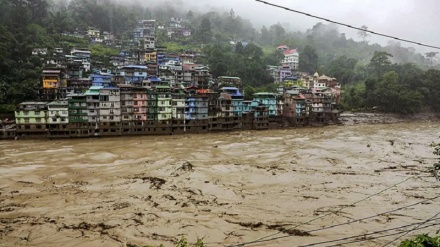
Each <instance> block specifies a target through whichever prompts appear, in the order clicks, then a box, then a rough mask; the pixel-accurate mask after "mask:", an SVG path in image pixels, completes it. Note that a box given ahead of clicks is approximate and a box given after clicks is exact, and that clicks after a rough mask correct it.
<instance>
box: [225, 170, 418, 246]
mask: <svg viewBox="0 0 440 247" xmlns="http://www.w3.org/2000/svg"><path fill="white" fill-rule="evenodd" d="M416 177H419V176H418V175H415V176H411V177H408V178H406V179H404V180H403V181H400V182H398V183H395V184H393V185H391V186H388V187H386V188H385V189H383V190H380V191H379V192H376V193H374V194H371V195H369V196H367V197H365V198H362V199H360V200H357V201H355V202H353V203H351V204H348V205H344V206H342V207H340V208H339V209H338V210H336V211H333V212H329V213H326V214H323V215H321V216H318V217H315V218H313V219H311V220H308V221H306V222H303V223H299V224H297V225H295V226H293V227H291V228H289V229H288V230H292V229H295V228H297V227H300V226H303V225H307V224H309V223H311V222H313V221H316V220H318V219H322V218H324V217H327V216H329V215H332V214H337V213H339V212H341V211H342V210H343V209H345V208H348V207H351V206H353V205H355V204H357V203H359V202H363V201H365V200H368V199H370V198H372V197H374V196H376V195H379V194H381V193H383V192H385V191H387V190H389V189H391V188H394V187H396V186H397V185H399V184H402V183H404V182H406V181H408V180H410V179H413V178H416ZM281 233H282V232H280V231H278V232H276V233H272V234H269V235H267V236H264V237H261V238H259V239H256V240H252V241H249V242H244V243H240V244H234V245H229V247H239V246H246V245H249V244H254V243H259V242H262V240H264V239H267V238H270V237H274V236H276V235H278V234H281Z"/></svg>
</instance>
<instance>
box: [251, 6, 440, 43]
mask: <svg viewBox="0 0 440 247" xmlns="http://www.w3.org/2000/svg"><path fill="white" fill-rule="evenodd" d="M254 1H256V2H260V3H262V4H266V5H269V6H272V7H276V8H280V9H284V10H287V11H290V12H294V13H298V14H302V15H306V16H309V17H312V18H316V19H319V20H323V21H327V22H330V23H334V24H338V25H341V26H345V27H348V28H352V29H356V30H359V31H362V32H367V33H371V34H375V35H378V36H382V37H387V38H391V39H395V40H399V41H403V42H407V43H412V44H416V45H419V46H425V47H429V48H434V49H439V50H440V47H439V46H434V45H427V44H423V43H420V42H416V41H412V40H408V39H403V38H398V37H394V36H391V35H387V34H383V33H378V32H374V31H370V30H368V29H363V28H359V27H355V26H352V25H349V24H345V23H342V22H338V21H333V20H330V19H327V18H324V17H320V16H317V15H312V14H309V13H306V12H303V11H299V10H294V9H291V8H288V7H285V6H281V5H278V4H274V3H270V2H267V1H263V0H254Z"/></svg>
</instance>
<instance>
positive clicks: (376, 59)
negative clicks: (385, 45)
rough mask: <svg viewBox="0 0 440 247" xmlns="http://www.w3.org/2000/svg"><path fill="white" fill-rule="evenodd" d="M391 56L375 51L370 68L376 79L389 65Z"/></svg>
mask: <svg viewBox="0 0 440 247" xmlns="http://www.w3.org/2000/svg"><path fill="white" fill-rule="evenodd" d="M392 56H393V55H391V54H389V53H387V52H384V51H375V52H374V55H373V57H372V58H371V60H370V64H369V66H370V68H371V69H372V70H373V72H374V73H376V76H377V77H381V76H382V75H383V74H384V73H385V72H386V71H387V69H388V68H389V66H390V65H391V61H390V57H392Z"/></svg>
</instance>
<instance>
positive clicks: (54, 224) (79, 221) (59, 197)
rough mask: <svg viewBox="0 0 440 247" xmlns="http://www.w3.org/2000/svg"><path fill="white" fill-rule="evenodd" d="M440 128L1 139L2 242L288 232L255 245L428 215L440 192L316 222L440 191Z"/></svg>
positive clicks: (230, 237) (228, 240) (89, 242)
mask: <svg viewBox="0 0 440 247" xmlns="http://www.w3.org/2000/svg"><path fill="white" fill-rule="evenodd" d="M439 127H440V123H438V122H435V123H420V122H414V123H397V124H386V125H382V124H378V125H358V126H331V127H325V128H306V129H290V130H271V131H259V132H258V131H250V132H234V133H220V134H203V135H182V136H158V137H152V136H140V137H121V138H102V139H101V138H98V139H81V140H55V141H41V140H40V141H0V193H1V194H0V246H17V245H18V246H25V245H27V246H44V247H48V246H64V247H67V246H124V245H125V244H127V243H130V244H133V245H142V244H144V245H146V244H159V243H163V244H164V245H165V246H173V242H175V241H176V240H178V239H179V238H180V237H181V236H187V238H188V239H189V241H190V242H195V241H196V239H197V238H198V237H199V238H203V239H204V242H205V243H207V244H208V246H224V245H230V244H235V243H242V242H247V241H252V240H256V239H259V238H262V237H264V236H268V235H272V236H271V237H269V239H272V238H277V237H282V238H278V239H273V240H271V241H267V242H260V243H257V244H253V245H250V246H299V245H304V244H310V243H315V242H321V241H330V240H334V239H339V238H344V237H350V236H355V235H361V234H366V233H369V232H372V231H380V230H386V229H389V228H393V227H398V226H402V225H407V224H412V223H417V222H420V221H422V220H424V219H428V218H430V217H431V216H433V215H434V214H436V213H437V212H438V211H439V210H440V198H439V199H436V200H431V201H429V200H427V201H426V202H424V203H421V204H417V205H414V206H411V207H409V208H405V209H403V210H399V211H395V212H392V213H388V214H385V215H381V216H379V217H374V218H371V219H366V220H363V221H361V222H356V223H352V224H347V225H342V226H339V227H334V228H330V229H325V230H320V231H312V230H318V229H321V228H323V227H325V226H330V225H335V224H339V223H345V222H347V221H349V220H351V219H358V218H362V217H367V216H370V215H374V214H379V213H382V212H385V211H389V210H392V209H395V208H399V207H403V206H405V205H409V204H413V203H416V202H420V201H423V200H426V199H428V198H431V197H435V196H438V195H439V188H440V183H439V182H436V181H435V179H434V178H432V177H430V175H429V173H426V172H425V171H426V169H427V167H430V166H432V164H433V163H434V162H435V161H436V157H435V156H434V155H433V154H432V151H433V149H432V148H431V147H429V145H430V144H431V143H432V142H439V141H440V140H439V139H440V128H439ZM405 180H406V181H405ZM402 181H404V182H402ZM400 182H401V183H400ZM397 183H399V184H398V185H396V186H395V187H392V188H390V189H388V190H385V191H383V192H381V193H379V194H378V195H374V196H372V197H371V198H369V199H365V198H367V197H368V196H369V195H372V194H375V193H377V192H380V191H382V190H384V189H386V188H388V187H389V186H392V185H394V184H397ZM363 199H365V200H363ZM361 200H362V201H361ZM357 201H359V202H358V203H356V204H354V205H351V204H352V203H354V202H357ZM308 221H311V222H310V223H308V224H303V223H305V222H308ZM436 222H438V221H436ZM431 223H432V222H431ZM297 225H300V226H297ZM295 226H297V227H295ZM412 227H414V226H412ZM412 227H409V228H404V229H411V228H412ZM292 228H294V229H296V230H297V231H294V230H292ZM436 229H438V226H437V227H431V228H426V229H423V230H421V231H422V232H434V231H435V230H436ZM307 231H312V232H310V236H308V235H309V234H306V233H305V232H307ZM421 231H414V232H412V233H411V234H409V235H408V236H411V235H413V234H416V233H419V232H421ZM395 232H396V231H391V232H385V233H382V234H387V233H388V234H389V233H395ZM289 234H290V235H289ZM380 235H381V234H377V235H374V236H373V237H377V236H380ZM397 236H399V235H396V236H390V237H384V238H379V239H372V240H368V241H363V242H360V243H356V244H352V245H347V246H380V245H381V244H384V243H386V242H388V241H390V240H392V239H394V238H395V237H397ZM408 236H406V237H408ZM351 240H353V239H351ZM360 240H362V239H360ZM364 240H365V239H364ZM336 243H344V242H334V243H333V244H336ZM396 244H397V242H396V243H395V244H394V245H396ZM328 245H330V244H326V245H319V246H328Z"/></svg>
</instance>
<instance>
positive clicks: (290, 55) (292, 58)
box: [281, 49, 299, 70]
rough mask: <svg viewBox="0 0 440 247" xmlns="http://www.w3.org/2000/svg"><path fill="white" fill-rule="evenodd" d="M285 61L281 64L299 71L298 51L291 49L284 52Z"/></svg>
mask: <svg viewBox="0 0 440 247" xmlns="http://www.w3.org/2000/svg"><path fill="white" fill-rule="evenodd" d="M283 54H284V59H283V61H282V62H281V63H282V64H283V65H284V66H289V67H290V68H291V69H292V70H297V69H298V64H299V54H298V52H297V50H296V49H289V50H285V51H284V52H283Z"/></svg>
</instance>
